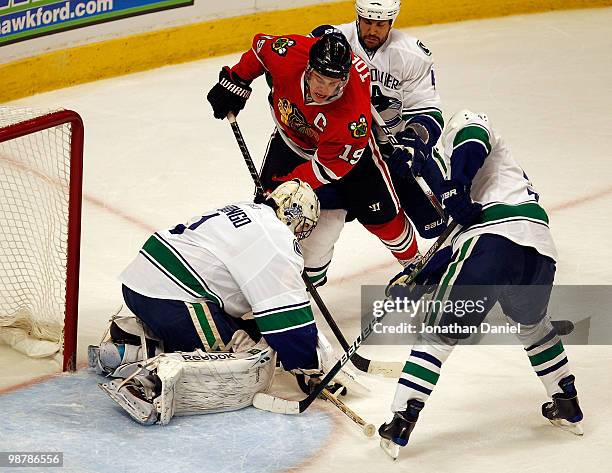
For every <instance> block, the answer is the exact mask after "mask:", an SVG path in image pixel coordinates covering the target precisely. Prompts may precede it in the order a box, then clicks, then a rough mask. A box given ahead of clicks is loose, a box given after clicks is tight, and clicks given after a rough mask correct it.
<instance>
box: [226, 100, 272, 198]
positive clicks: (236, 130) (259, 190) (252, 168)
mask: <svg viewBox="0 0 612 473" xmlns="http://www.w3.org/2000/svg"><path fill="white" fill-rule="evenodd" d="M227 120H228V121H229V122H230V125H231V127H232V131H233V132H234V138H236V142H237V143H238V147H239V148H240V151H241V152H242V156H243V157H244V162H245V163H246V165H247V168H248V169H249V172H250V173H251V178H252V179H253V182H254V183H255V194H256V195H258V196H260V197H263V195H264V190H263V186H262V185H261V179H260V178H259V173H258V172H257V168H256V167H255V163H254V162H253V158H251V153H249V148H247V145H246V143H245V141H244V137H243V136H242V132H241V131H240V127H239V126H238V122H237V121H236V116H235V115H234V114H233V113H232V112H230V113H228V114H227Z"/></svg>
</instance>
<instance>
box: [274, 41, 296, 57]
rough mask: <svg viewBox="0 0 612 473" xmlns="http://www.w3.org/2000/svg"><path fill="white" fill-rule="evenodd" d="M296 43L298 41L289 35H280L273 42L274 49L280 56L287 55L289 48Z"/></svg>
mask: <svg viewBox="0 0 612 473" xmlns="http://www.w3.org/2000/svg"><path fill="white" fill-rule="evenodd" d="M295 45H296V41H295V40H294V39H292V38H289V37H287V36H279V37H278V38H276V39H275V40H274V41H273V42H272V45H271V47H272V51H274V52H275V53H276V54H278V55H279V56H285V55H286V54H287V51H289V48H291V47H292V46H295Z"/></svg>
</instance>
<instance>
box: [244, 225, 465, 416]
mask: <svg viewBox="0 0 612 473" xmlns="http://www.w3.org/2000/svg"><path fill="white" fill-rule="evenodd" d="M456 227H457V223H456V222H450V223H449V224H448V227H447V228H446V229H445V230H444V232H443V233H442V235H440V236H439V237H438V239H437V240H436V241H435V242H434V244H433V245H431V248H429V250H427V253H425V256H423V258H422V259H421V261H420V262H419V265H418V266H417V267H416V268H415V270H414V271H413V272H412V273H410V276H409V278H408V282H412V281H413V280H414V278H415V277H416V276H417V274H418V273H419V271H420V270H421V269H422V268H423V267H424V266H425V264H427V262H428V261H429V260H430V259H431V257H432V256H433V255H434V254H435V253H436V251H438V249H439V248H440V246H442V245H443V244H444V242H445V241H446V239H447V238H448V236H449V235H450V234H451V233H452V232H453V231H454V230H455V228H456ZM385 315H386V313H383V315H382V316H380V317H374V318H373V319H372V320H371V321H370V323H369V324H368V325H367V326H366V327H365V328H364V329H363V330H362V331H361V333H360V334H359V336H358V337H357V339H356V340H355V341H354V342H353V344H352V345H350V346H349V347H348V349H347V350H346V351H345V352H344V353H342V356H341V357H340V359H339V360H338V361H337V362H336V364H335V365H334V366H333V367H332V368H331V369H330V370H329V371H328V372H327V374H326V375H325V376H324V377H323V379H322V380H321V382H320V383H319V384H317V385H316V386H315V387H314V389H313V390H312V392H311V393H310V394H309V395H308V396H306V397H305V398H304V399H302V400H300V401H291V400H289V399H284V398H282V397H277V396H274V395H272V394H269V393H257V394H255V397H254V398H253V406H254V407H256V408H257V409H261V410H264V411H269V412H275V413H277V414H300V413H302V412H304V411H305V410H306V409H308V407H309V406H310V405H311V404H312V403H313V402H314V400H315V399H316V398H317V397H318V396H319V395H320V394H321V393H322V391H323V390H324V389H325V388H326V386H327V385H328V384H330V383H331V382H332V380H333V379H334V377H335V376H336V374H337V373H338V371H340V369H341V368H342V367H343V366H344V365H345V364H346V363H348V361H349V359H351V357H352V356H353V355H354V353H355V352H356V351H357V349H358V348H359V346H360V345H361V344H362V343H363V342H364V340H365V339H366V338H368V337H369V336H370V334H371V333H372V332H373V329H374V324H377V323H379V322H380V321H381V320H382V319H383V318H384V317H385ZM370 363H371V362H370V360H367V364H366V369H367V372H370V370H369V368H370V366H369V365H370ZM378 363H382V362H378ZM384 364H385V366H388V367H390V371H389V372H394V373H395V370H396V369H397V367H398V366H399V371H397V374H395V375H394V376H393V377H397V376H399V373H401V371H402V368H403V367H404V364H403V363H398V362H392V363H384ZM385 376H386V375H385ZM389 377H391V376H389Z"/></svg>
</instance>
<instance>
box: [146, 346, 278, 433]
mask: <svg viewBox="0 0 612 473" xmlns="http://www.w3.org/2000/svg"><path fill="white" fill-rule="evenodd" d="M275 365H276V358H275V352H274V350H272V349H271V348H270V347H269V346H268V345H267V344H266V343H265V341H264V340H263V339H262V340H261V341H260V342H259V343H257V344H256V345H255V346H254V347H252V348H250V349H248V350H247V351H243V352H237V353H227V352H225V353H224V352H216V353H205V352H202V351H196V352H192V353H169V354H165V355H162V357H161V359H160V362H159V365H158V367H157V375H158V376H159V378H160V381H161V386H162V388H161V395H160V397H159V398H158V399H156V400H155V403H156V406H157V407H158V412H159V413H160V418H159V423H160V424H167V423H168V422H169V421H170V419H171V418H172V416H173V415H192V414H206V413H214V412H226V411H233V410H237V409H241V408H243V407H247V406H250V405H251V404H252V403H253V397H254V396H255V394H256V393H258V392H262V391H265V390H267V389H268V388H269V386H270V384H271V383H272V378H273V376H274V369H275Z"/></svg>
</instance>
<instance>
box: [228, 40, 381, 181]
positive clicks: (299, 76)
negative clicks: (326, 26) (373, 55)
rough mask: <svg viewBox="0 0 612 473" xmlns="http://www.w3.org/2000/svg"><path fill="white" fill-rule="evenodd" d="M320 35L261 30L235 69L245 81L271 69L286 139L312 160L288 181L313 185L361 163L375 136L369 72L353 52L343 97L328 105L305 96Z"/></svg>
mask: <svg viewBox="0 0 612 473" xmlns="http://www.w3.org/2000/svg"><path fill="white" fill-rule="evenodd" d="M317 39H318V38H310V37H307V36H300V35H287V36H269V35H264V34H257V35H256V36H255V37H254V38H253V45H252V49H250V50H249V51H247V52H246V53H244V54H243V55H242V57H241V59H240V62H239V63H238V64H236V65H235V66H234V67H233V68H232V72H236V74H238V76H240V77H241V78H242V79H244V80H248V81H250V80H253V79H255V78H256V77H258V76H260V75H262V74H264V73H268V74H269V76H270V77H271V79H272V103H271V107H272V110H273V118H274V121H275V122H276V125H277V127H278V129H279V131H280V132H281V134H282V135H283V138H285V142H287V144H288V145H289V146H290V147H291V148H292V149H293V150H294V151H295V152H296V153H297V154H299V155H300V156H302V157H303V158H305V159H307V160H309V162H307V163H304V164H301V165H299V166H297V167H296V168H295V169H294V170H293V172H292V173H291V174H290V175H289V176H286V179H292V178H296V177H297V178H299V179H302V180H304V181H306V182H308V183H309V184H310V185H311V186H312V187H313V188H317V187H320V186H321V185H323V184H328V183H330V182H332V181H334V180H337V179H340V178H341V177H342V176H344V175H345V174H347V173H348V172H349V171H350V170H351V169H352V167H353V166H354V165H355V163H357V161H358V160H359V158H360V157H361V155H362V154H363V152H364V151H365V148H366V147H367V146H368V139H369V137H370V134H371V125H372V114H371V110H370V75H369V69H368V67H367V65H366V63H365V62H364V61H363V60H362V59H361V58H360V57H359V56H355V55H353V67H351V72H350V75H349V80H348V83H347V84H346V86H345V87H344V91H343V93H342V95H341V96H340V97H339V98H337V99H335V100H332V101H329V102H327V103H324V104H318V103H316V102H314V101H308V103H307V102H306V99H305V94H306V90H305V79H304V75H305V71H306V67H307V65H308V53H309V51H310V47H311V46H312V45H313V44H314V43H315V42H316V41H317Z"/></svg>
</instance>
